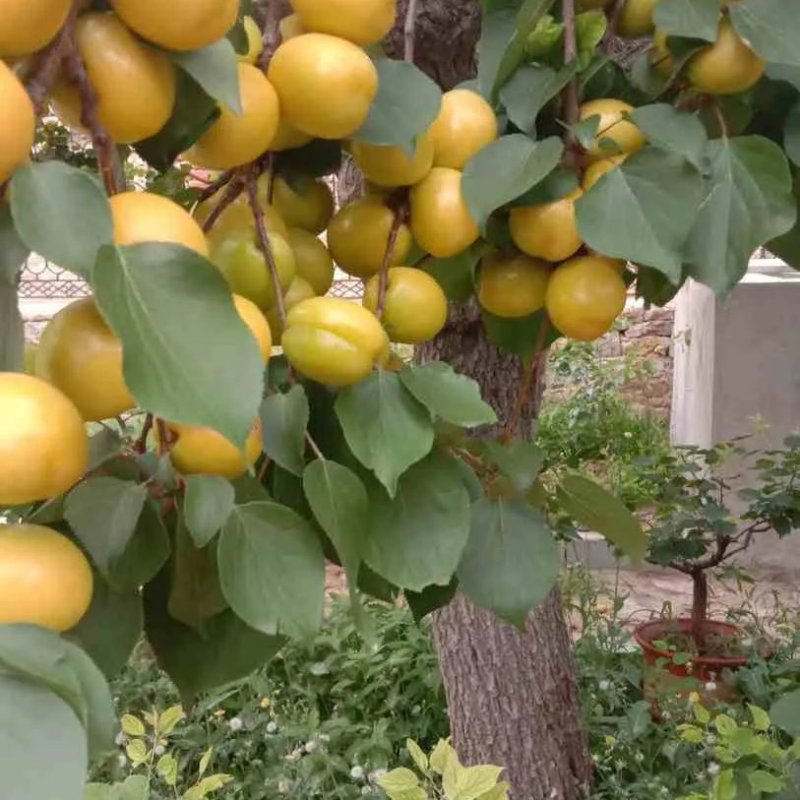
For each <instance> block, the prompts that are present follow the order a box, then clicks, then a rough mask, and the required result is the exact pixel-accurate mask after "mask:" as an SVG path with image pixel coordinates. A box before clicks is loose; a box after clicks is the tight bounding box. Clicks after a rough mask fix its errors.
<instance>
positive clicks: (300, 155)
mask: <svg viewBox="0 0 800 800" xmlns="http://www.w3.org/2000/svg"><path fill="white" fill-rule="evenodd" d="M341 165H342V143H341V142H339V141H333V140H330V139H313V140H312V141H310V142H309V143H308V144H306V145H303V146H302V147H294V148H292V149H291V150H283V151H282V152H280V153H276V154H275V170H276V172H278V173H279V174H281V175H285V174H291V173H293V172H294V173H296V174H299V175H304V176H307V177H308V178H318V177H321V176H322V175H332V174H333V173H334V172H338V171H339V169H340V167H341Z"/></svg>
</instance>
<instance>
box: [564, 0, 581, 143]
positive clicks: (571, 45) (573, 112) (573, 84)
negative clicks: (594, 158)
mask: <svg viewBox="0 0 800 800" xmlns="http://www.w3.org/2000/svg"><path fill="white" fill-rule="evenodd" d="M561 3H562V10H563V17H564V64H565V65H568V64H571V63H572V62H573V61H575V60H576V59H577V58H578V41H577V38H576V33H575V0H561ZM579 118H580V106H579V105H578V77H577V75H576V76H575V77H573V78H572V79H571V80H570V82H569V83H568V84H567V85H566V87H565V88H564V121H565V122H566V123H567V125H570V126H571V125H575V124H576V123H577V122H578V119H579ZM567 144H568V145H569V149H570V150H571V151H572V152H573V153H575V152H577V149H578V147H579V145H578V140H577V138H576V136H575V134H574V133H573V132H572V130H570V129H568V130H567Z"/></svg>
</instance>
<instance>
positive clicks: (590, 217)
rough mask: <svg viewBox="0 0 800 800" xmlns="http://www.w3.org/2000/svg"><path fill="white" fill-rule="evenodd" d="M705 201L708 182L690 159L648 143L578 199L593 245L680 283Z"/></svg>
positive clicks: (584, 233) (585, 234)
mask: <svg viewBox="0 0 800 800" xmlns="http://www.w3.org/2000/svg"><path fill="white" fill-rule="evenodd" d="M702 200H703V181H702V179H701V177H700V174H699V173H698V171H697V170H696V169H695V168H694V167H692V166H691V164H689V162H688V161H686V160H685V159H683V158H682V157H681V156H679V155H677V154H675V153H669V152H666V151H664V150H660V149H658V148H655V147H648V148H645V149H644V150H641V151H640V152H638V153H634V154H633V155H632V156H631V157H630V158H628V159H627V160H626V161H625V162H624V163H623V164H621V165H620V166H619V167H617V168H616V169H614V170H611V172H609V173H607V174H606V175H604V176H603V178H602V179H601V180H599V181H598V182H597V183H596V184H595V185H594V186H593V187H592V188H591V189H590V190H589V191H588V192H587V193H586V194H585V195H584V196H583V197H581V198H580V199H579V200H578V201H577V203H576V204H575V210H576V216H577V221H578V231H579V232H580V235H581V238H582V239H583V240H584V241H585V242H586V244H587V245H588V246H589V247H590V248H592V249H593V250H596V251H598V252H600V253H603V254H604V255H606V256H610V257H611V258H624V259H627V260H628V261H633V262H635V263H637V264H645V265H646V266H649V267H654V268H655V269H657V270H658V271H659V272H662V273H663V274H664V275H666V276H667V277H668V278H669V279H670V280H671V281H673V282H675V283H676V282H677V281H678V279H679V278H680V275H681V267H682V261H683V248H684V246H685V243H686V237H687V236H688V235H689V232H690V231H691V230H692V226H693V225H694V224H695V220H696V218H697V209H698V206H699V205H700V203H701V202H702Z"/></svg>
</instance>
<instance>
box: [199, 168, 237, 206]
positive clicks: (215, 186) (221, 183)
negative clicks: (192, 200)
mask: <svg viewBox="0 0 800 800" xmlns="http://www.w3.org/2000/svg"><path fill="white" fill-rule="evenodd" d="M235 174H236V170H233V169H229V170H228V171H227V172H223V173H222V175H220V176H219V177H218V178H217V179H216V180H215V181H214V182H213V183H209V184H208V186H206V188H205V189H203V191H202V192H200V196H199V197H198V198H197V202H198V203H204V202H205V201H206V200H208V199H209V198H211V197H213V196H214V195H215V194H216V193H217V192H218V191H219V190H220V189H222V188H223V187H225V186H227V185H228V184H229V183H230V182H231V180H232V179H233V176H234V175H235Z"/></svg>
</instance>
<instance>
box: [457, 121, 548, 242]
mask: <svg viewBox="0 0 800 800" xmlns="http://www.w3.org/2000/svg"><path fill="white" fill-rule="evenodd" d="M563 152H564V144H563V142H562V141H561V140H560V139H559V138H557V137H555V136H551V137H550V138H548V139H544V140H542V141H539V142H537V141H534V140H533V139H531V138H530V137H528V136H526V135H525V134H522V133H513V134H511V135H510V136H501V137H500V138H499V139H497V140H496V141H494V142H492V143H491V144H490V145H488V146H486V147H484V148H483V150H481V151H480V152H479V153H478V154H477V155H476V156H474V157H473V158H472V159H471V160H470V161H469V162H468V163H467V165H466V167H465V168H464V174H463V178H462V181H461V187H462V193H463V195H464V202H465V203H466V205H467V208H468V209H469V212H470V215H471V216H472V218H473V219H474V220H475V222H477V223H478V225H479V226H480V227H481V228H485V226H486V222H487V220H488V219H489V215H490V214H491V213H492V212H493V211H496V210H497V209H498V208H500V207H501V206H504V205H506V203H510V202H511V201H512V200H515V199H516V198H517V197H519V196H520V195H522V194H524V193H525V192H527V191H528V190H529V189H532V188H533V187H534V186H536V184H537V183H539V182H540V181H542V180H544V178H546V177H547V176H548V175H549V174H550V173H551V172H552V171H553V170H554V169H555V167H556V166H557V165H558V162H559V160H560V159H561V154H562V153H563Z"/></svg>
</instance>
